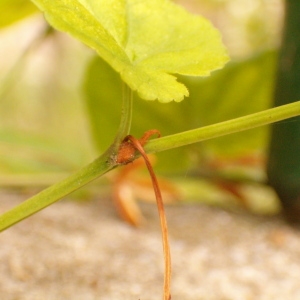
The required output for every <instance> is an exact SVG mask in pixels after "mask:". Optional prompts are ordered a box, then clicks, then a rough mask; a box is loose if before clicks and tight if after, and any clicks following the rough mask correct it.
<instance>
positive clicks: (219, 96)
mask: <svg viewBox="0 0 300 300" xmlns="http://www.w3.org/2000/svg"><path fill="white" fill-rule="evenodd" d="M275 62H276V55H275V53H273V52H267V53H264V54H262V55H258V56H255V57H253V58H251V59H248V60H245V61H241V62H236V63H230V64H228V65H227V66H226V67H225V68H224V69H222V70H220V71H218V72H216V73H215V74H213V75H212V76H210V77H208V78H204V79H195V78H188V77H186V78H184V77H183V78H182V81H183V82H184V83H185V84H186V85H187V87H188V88H189V90H190V92H191V96H190V98H189V99H188V100H187V101H183V102H181V103H169V104H167V105H166V104H164V105H162V104H160V103H157V102H149V103H146V102H145V101H139V99H138V96H137V95H135V97H134V106H133V120H132V131H131V133H132V134H133V135H135V136H137V137H139V136H141V135H142V134H143V132H144V131H146V130H148V129H152V128H156V129H159V130H160V131H161V133H162V135H163V136H166V135H170V134H174V133H177V132H180V131H184V130H189V129H193V128H197V127H201V126H205V125H209V124H213V123H216V122H220V121H224V120H229V119H231V118H235V117H239V116H243V115H246V114H250V113H254V112H257V111H261V110H263V109H266V108H268V107H269V101H270V99H271V93H272V84H273V76H274V68H275ZM84 90H85V95H86V100H87V107H88V112H89V116H90V120H91V124H92V130H93V132H94V139H95V142H96V145H97V147H98V149H99V150H100V151H103V150H105V149H106V148H107V146H108V145H110V144H111V142H112V140H113V137H114V135H115V133H116V131H117V128H118V121H119V119H120V106H121V98H122V88H121V80H120V77H119V76H118V75H117V73H116V72H114V71H113V70H112V68H110V66H109V65H108V64H106V63H105V62H103V61H102V60H101V59H99V58H96V59H94V60H93V61H92V62H91V64H90V66H89V68H88V70H87V75H86V82H85V87H84ZM111 103H115V105H111ZM266 134H267V128H265V127H264V128H259V129H254V130H249V131H246V132H243V133H237V134H232V135H230V136H226V137H222V138H219V139H214V140H211V141H206V142H204V143H201V144H197V145H191V146H187V147H181V148H178V149H174V150H172V151H167V152H165V153H164V152H162V153H158V154H157V155H158V160H159V161H158V162H159V165H160V166H161V169H163V170H168V171H171V172H176V171H180V170H183V171H184V170H187V168H188V165H190V164H192V165H193V166H194V167H195V161H193V160H192V159H191V158H195V157H197V156H198V157H199V156H200V155H201V152H202V151H204V152H207V151H210V152H213V153H215V154H217V155H220V156H236V155H243V154H251V153H253V151H257V150H263V149H264V147H265V144H266V141H267V139H266ZM196 160H197V159H196ZM161 162H163V165H162V164H161ZM174 162H176V163H174Z"/></svg>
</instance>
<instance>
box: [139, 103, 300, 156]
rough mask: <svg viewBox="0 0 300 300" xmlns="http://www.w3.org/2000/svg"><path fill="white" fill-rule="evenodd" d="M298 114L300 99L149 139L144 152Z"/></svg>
mask: <svg viewBox="0 0 300 300" xmlns="http://www.w3.org/2000/svg"><path fill="white" fill-rule="evenodd" d="M298 115H300V101H297V102H294V103H292V104H287V105H282V106H279V107H276V108H271V109H267V110H264V111H262V112H258V113H254V114H251V115H247V116H244V117H240V118H236V119H232V120H229V121H225V122H220V123H216V124H213V125H209V126H205V127H201V128H198V129H193V130H189V131H185V132H181V133H177V134H174V135H169V136H165V137H161V138H159V139H153V140H150V141H149V142H148V143H147V144H146V145H145V146H144V149H145V151H146V153H156V152H161V151H165V150H169V149H173V148H177V147H181V146H186V145H189V144H193V143H197V142H201V141H204V140H209V139H213V138H216V137H220V136H224V135H227V134H231V133H236V132H240V131H244V130H249V129H253V128H256V127H260V126H263V125H268V124H271V123H275V122H278V121H281V120H284V119H288V118H292V117H296V116H298Z"/></svg>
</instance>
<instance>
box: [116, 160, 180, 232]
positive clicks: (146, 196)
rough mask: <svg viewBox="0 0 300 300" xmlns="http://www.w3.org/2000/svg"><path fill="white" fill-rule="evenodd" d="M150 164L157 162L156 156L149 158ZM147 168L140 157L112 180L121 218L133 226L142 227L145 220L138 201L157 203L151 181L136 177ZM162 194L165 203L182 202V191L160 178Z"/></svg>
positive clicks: (120, 170)
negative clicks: (142, 169)
mask: <svg viewBox="0 0 300 300" xmlns="http://www.w3.org/2000/svg"><path fill="white" fill-rule="evenodd" d="M148 158H149V160H150V163H151V164H153V162H155V157H154V156H148ZM144 166H145V163H144V161H143V158H142V157H140V158H138V159H136V160H135V161H134V162H132V163H130V164H127V165H126V166H124V167H123V168H121V169H119V170H118V172H116V174H115V175H114V176H113V178H112V200H113V203H114V205H115V207H116V209H117V212H118V213H119V215H120V217H121V218H122V219H123V220H124V221H125V222H127V223H129V224H131V225H133V226H136V227H137V226H139V225H141V224H142V223H143V222H144V221H145V219H144V217H143V214H142V213H141V211H140V209H139V206H138V203H137V201H136V199H141V200H142V201H146V202H155V201H156V200H155V199H156V198H155V195H153V196H152V194H151V193H149V192H150V189H152V190H153V185H152V182H151V179H150V180H149V179H148V178H144V177H143V176H142V177H141V176H140V174H139V176H136V173H137V172H136V171H137V170H138V169H141V168H142V167H144ZM158 181H159V185H160V188H161V193H162V195H163V198H164V203H174V202H178V201H179V200H180V191H179V190H178V189H177V187H176V186H175V185H174V184H172V183H171V182H170V181H168V180H166V179H163V178H159V179H158Z"/></svg>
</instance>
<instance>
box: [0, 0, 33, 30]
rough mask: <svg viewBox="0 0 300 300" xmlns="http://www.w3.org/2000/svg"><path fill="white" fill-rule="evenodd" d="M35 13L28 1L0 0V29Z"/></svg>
mask: <svg viewBox="0 0 300 300" xmlns="http://www.w3.org/2000/svg"><path fill="white" fill-rule="evenodd" d="M36 11H37V9H36V7H35V6H34V5H33V4H32V3H31V1H30V0H1V1H0V28H2V27H5V26H8V25H10V24H12V23H14V22H16V21H19V20H21V19H23V18H25V17H27V16H28V15H30V14H32V13H34V12H36Z"/></svg>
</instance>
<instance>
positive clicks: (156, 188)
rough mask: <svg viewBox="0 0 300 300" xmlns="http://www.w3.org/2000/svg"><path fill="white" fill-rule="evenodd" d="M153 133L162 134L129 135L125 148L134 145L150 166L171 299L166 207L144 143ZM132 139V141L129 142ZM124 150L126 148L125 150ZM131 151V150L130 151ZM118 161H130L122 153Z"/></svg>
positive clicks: (166, 290)
mask: <svg viewBox="0 0 300 300" xmlns="http://www.w3.org/2000/svg"><path fill="white" fill-rule="evenodd" d="M153 134H158V135H159V136H160V133H159V131H157V130H150V131H147V132H146V133H145V134H144V136H143V137H142V138H141V139H140V140H138V139H136V138H135V137H133V136H131V135H128V136H126V137H125V139H124V141H123V143H122V144H123V149H124V148H125V147H126V146H127V147H126V148H127V149H128V150H129V149H130V148H131V149H132V146H133V148H134V149H135V150H137V151H138V152H140V154H141V155H142V156H143V158H144V161H145V163H146V166H147V168H148V171H149V174H150V177H151V180H152V184H153V189H154V192H155V197H156V203H157V208H158V213H159V218H160V226H161V231H162V244H163V253H164V263H165V265H164V288H163V300H171V253H170V244H169V238H168V227H167V219H166V215H165V209H164V204H163V200H162V196H161V192H160V188H159V185H158V181H157V178H156V176H155V173H154V171H153V168H152V165H151V163H150V161H149V158H148V156H147V154H146V152H145V151H144V148H143V145H144V144H145V143H146V142H147V140H148V139H149V137H150V136H151V135H153ZM129 141H130V143H129ZM123 151H124V150H123ZM124 152H126V155H127V156H128V159H129V157H131V158H132V153H130V155H128V153H127V151H124ZM129 152H131V151H129ZM117 162H119V163H123V164H124V163H125V164H126V163H128V161H126V160H124V159H123V156H122V155H119V157H118V159H117Z"/></svg>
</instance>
